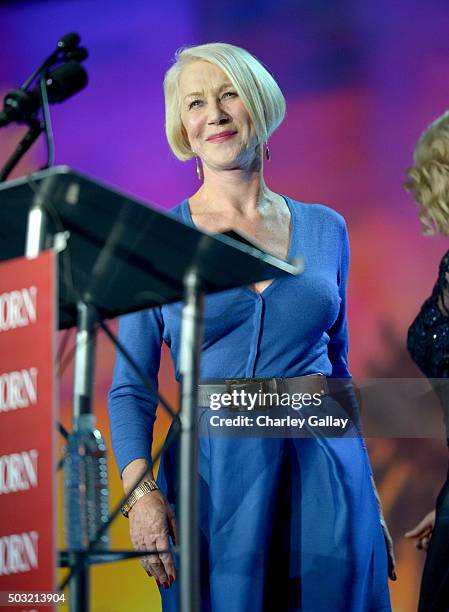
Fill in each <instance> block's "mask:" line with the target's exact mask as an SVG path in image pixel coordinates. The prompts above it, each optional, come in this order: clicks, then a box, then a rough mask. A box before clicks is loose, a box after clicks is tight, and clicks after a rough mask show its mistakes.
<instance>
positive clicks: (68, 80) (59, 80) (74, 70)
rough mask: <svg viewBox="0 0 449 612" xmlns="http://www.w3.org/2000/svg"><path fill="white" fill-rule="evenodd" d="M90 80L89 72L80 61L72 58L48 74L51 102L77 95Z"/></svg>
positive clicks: (48, 93) (61, 100)
mask: <svg viewBox="0 0 449 612" xmlns="http://www.w3.org/2000/svg"><path fill="white" fill-rule="evenodd" d="M87 82H88V77H87V72H86V71H85V70H84V68H83V67H82V66H81V64H79V63H78V62H75V60H71V61H70V62H67V63H66V64H62V66H59V68H56V70H53V71H52V72H49V73H48V74H47V95H48V100H49V102H64V100H67V98H70V97H71V96H73V95H75V94H76V93H78V92H79V91H81V90H82V89H84V87H86V85H87Z"/></svg>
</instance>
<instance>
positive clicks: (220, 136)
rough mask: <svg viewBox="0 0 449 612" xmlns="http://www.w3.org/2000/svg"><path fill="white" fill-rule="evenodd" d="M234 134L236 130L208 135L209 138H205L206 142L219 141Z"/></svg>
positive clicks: (227, 138)
mask: <svg viewBox="0 0 449 612" xmlns="http://www.w3.org/2000/svg"><path fill="white" fill-rule="evenodd" d="M236 134H237V132H233V131H228V132H220V133H219V134H214V135H213V136H209V138H207V139H206V140H207V141H208V142H221V141H223V140H229V138H232V137H233V136H235V135H236Z"/></svg>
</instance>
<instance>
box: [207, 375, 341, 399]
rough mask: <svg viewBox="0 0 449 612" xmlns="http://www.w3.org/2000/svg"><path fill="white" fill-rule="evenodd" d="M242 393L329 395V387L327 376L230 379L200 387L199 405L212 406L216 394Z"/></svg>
mask: <svg viewBox="0 0 449 612" xmlns="http://www.w3.org/2000/svg"><path fill="white" fill-rule="evenodd" d="M234 391H237V392H238V393H240V392H241V391H243V392H244V394H247V395H254V394H258V393H261V394H267V395H268V394H273V393H277V394H278V395H279V396H281V395H282V394H284V393H287V394H289V395H292V394H293V393H301V394H304V393H309V394H310V395H313V394H314V393H318V394H320V395H328V394H329V386H328V383H327V379H326V377H325V376H322V375H320V374H312V375H310V376H296V377H295V378H228V379H225V380H222V381H221V382H217V383H211V384H209V383H208V384H200V385H198V405H199V406H210V402H211V396H212V395H214V394H218V395H220V396H221V395H223V394H232V393H233V392H234Z"/></svg>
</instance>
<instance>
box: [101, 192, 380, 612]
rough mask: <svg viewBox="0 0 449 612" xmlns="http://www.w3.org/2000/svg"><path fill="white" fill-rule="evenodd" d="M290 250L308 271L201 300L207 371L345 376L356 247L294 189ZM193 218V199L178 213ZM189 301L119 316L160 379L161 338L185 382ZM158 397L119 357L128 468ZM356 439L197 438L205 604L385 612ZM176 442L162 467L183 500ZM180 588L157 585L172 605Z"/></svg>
mask: <svg viewBox="0 0 449 612" xmlns="http://www.w3.org/2000/svg"><path fill="white" fill-rule="evenodd" d="M285 199H286V202H287V204H288V207H289V209H290V214H291V240H290V247H289V253H288V256H289V257H293V256H301V257H303V258H304V260H305V272H304V273H303V274H302V275H300V276H298V277H289V278H280V279H276V280H274V281H272V283H271V284H270V285H269V286H268V287H267V288H266V289H265V290H264V291H263V292H262V293H261V294H258V293H256V292H254V291H252V290H251V289H249V288H247V287H242V288H239V289H232V290H228V291H225V292H222V293H219V294H215V295H211V296H208V297H207V298H206V303H205V329H204V340H203V345H202V354H201V378H202V379H203V380H206V379H214V380H215V379H217V378H220V379H221V378H271V377H296V376H304V375H307V374H317V373H320V374H324V375H325V376H328V377H335V378H350V373H349V371H348V366H347V348H348V334H347V323H346V314H345V303H346V284H347V275H348V268H349V246H348V237H347V231H346V226H345V222H344V220H343V218H342V217H341V216H340V215H339V214H338V213H336V212H335V211H333V210H332V209H330V208H327V207H325V206H322V205H318V204H303V203H300V202H297V201H295V200H292V199H290V198H287V197H286V198H285ZM172 212H173V213H174V214H175V215H178V216H179V217H180V218H181V219H182V220H183V221H184V222H185V223H188V224H193V221H192V217H191V214H190V209H189V204H188V200H184V201H183V202H182V203H181V204H179V205H178V206H177V207H176V208H175V209H173V211H172ZM180 323H181V305H180V304H172V305H167V306H163V307H161V308H155V309H152V310H148V311H143V312H139V313H135V314H131V315H127V316H125V317H122V318H121V320H120V324H119V336H120V338H121V340H122V342H123V343H124V344H125V345H126V347H127V349H128V350H129V351H130V352H131V354H132V355H133V357H134V358H135V359H136V360H137V361H138V362H139V364H140V365H141V367H142V368H143V369H144V371H145V372H146V374H147V375H148V376H149V377H151V378H152V379H153V380H154V381H157V373H158V369H159V361H160V348H161V343H162V341H164V342H165V343H166V344H167V345H168V346H169V347H170V349H171V354H172V358H173V362H174V365H175V371H176V376H177V377H179V352H180V351H179V348H180V347H179V341H180ZM155 408H156V400H155V398H154V397H151V394H149V392H148V391H147V389H146V388H145V387H144V386H143V385H142V384H141V382H140V380H139V379H138V378H137V377H136V375H135V374H134V372H133V370H132V369H131V368H130V367H129V366H128V365H127V363H126V361H125V360H124V359H123V358H122V357H121V356H120V355H119V354H118V355H117V361H116V366H115V370H114V377H113V383H112V387H111V390H110V393H109V413H110V422H111V434H112V443H113V448H114V453H115V457H116V460H117V463H118V467H119V469H120V472H121V471H122V470H123V468H124V467H125V466H126V465H127V464H128V463H129V462H130V461H132V460H134V459H136V458H138V457H144V458H146V459H148V460H149V461H151V456H150V448H151V430H152V426H153V422H154V419H155ZM370 474H371V470H370V466H369V461H368V458H367V454H366V450H365V447H364V444H363V441H362V439H361V438H360V437H357V436H353V437H344V438H313V437H312V438H310V437H309V438H294V437H288V438H279V437H278V438H270V437H247V438H242V437H219V436H207V435H205V436H202V437H201V438H200V449H199V478H200V495H201V503H200V506H201V510H200V514H201V516H200V530H201V531H200V534H201V571H202V578H201V597H202V610H201V612H208V611H212V612H247V611H248V610H252V611H253V612H262V611H263V612H275V611H276V612H293V611H300V610H301V611H303V612H321V611H322V612H325V611H326V612H328V611H330V610H332V611H333V612H365V611H366V612H374V611H380V610H382V611H384V610H390V602H389V593H388V578H387V572H388V569H387V554H386V547H385V542H384V538H383V533H382V528H381V525H380V518H379V509H378V506H377V502H376V499H375V496H374V492H373V489H372V485H371V480H370ZM175 475H176V450H175V448H174V447H172V448H171V449H170V450H169V451H168V452H167V453H166V454H165V456H164V457H163V459H162V461H161V467H160V470H159V474H158V481H159V484H160V486H161V488H162V490H163V491H164V492H165V494H166V495H167V497H168V499H169V501H170V502H171V503H175V499H176V484H175V481H176V478H175ZM176 589H177V583H176V582H175V584H174V585H173V586H172V587H171V588H170V589H168V590H164V589H162V591H161V597H162V604H163V610H164V612H175V611H176V610H177V609H178V608H177V603H176V599H177V593H176Z"/></svg>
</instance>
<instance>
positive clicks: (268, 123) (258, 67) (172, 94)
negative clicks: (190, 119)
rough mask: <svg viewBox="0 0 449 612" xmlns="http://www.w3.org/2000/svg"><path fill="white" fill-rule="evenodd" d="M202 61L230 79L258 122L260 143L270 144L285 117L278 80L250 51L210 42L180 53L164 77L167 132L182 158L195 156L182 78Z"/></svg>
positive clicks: (171, 145)
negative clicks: (186, 122) (184, 122)
mask: <svg viewBox="0 0 449 612" xmlns="http://www.w3.org/2000/svg"><path fill="white" fill-rule="evenodd" d="M198 60H203V61H206V62H210V63H211V64H215V65H216V66H218V67H219V68H221V70H223V72H224V73H225V74H226V75H227V77H228V78H229V79H230V81H231V83H232V84H233V85H234V87H235V89H236V91H237V93H238V95H239V96H240V98H241V99H242V101H243V103H244V105H245V107H246V109H247V110H248V113H249V115H250V117H251V119H252V121H253V123H254V128H255V130H256V134H257V136H258V139H259V143H263V142H264V141H266V140H267V139H268V138H269V137H270V136H271V134H272V133H273V132H274V130H275V129H276V128H277V127H278V126H279V125H280V124H281V122H282V120H283V119H284V116H285V98H284V96H283V94H282V92H281V90H280V88H279V85H278V84H277V83H276V81H275V80H274V78H273V77H272V76H271V74H270V73H269V72H268V70H267V69H266V68H264V66H262V64H261V63H260V62H259V61H258V60H257V59H256V58H255V57H254V56H253V55H251V53H249V52H248V51H245V49H241V48H240V47H236V46H234V45H230V44H227V43H208V44H205V45H198V46H196V47H186V48H183V49H180V50H179V51H177V53H176V56H175V63H174V64H173V66H172V67H171V68H170V69H169V70H168V71H167V73H166V75H165V78H164V94H165V133H166V135H167V140H168V144H169V145H170V148H171V150H172V151H173V153H174V154H175V155H176V157H177V158H178V159H181V160H187V159H191V158H192V157H194V153H193V151H192V149H191V148H190V144H189V142H188V140H187V138H186V136H185V132H184V130H183V125H182V121H181V99H180V93H179V78H180V75H181V72H182V70H183V69H184V68H185V66H187V65H188V64H190V63H191V62H195V61H198Z"/></svg>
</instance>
